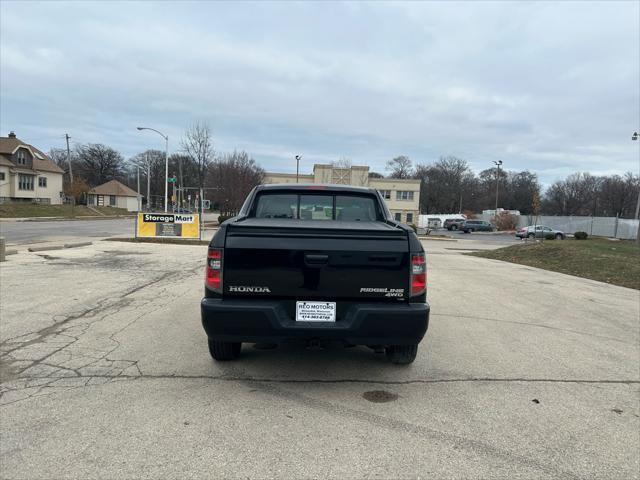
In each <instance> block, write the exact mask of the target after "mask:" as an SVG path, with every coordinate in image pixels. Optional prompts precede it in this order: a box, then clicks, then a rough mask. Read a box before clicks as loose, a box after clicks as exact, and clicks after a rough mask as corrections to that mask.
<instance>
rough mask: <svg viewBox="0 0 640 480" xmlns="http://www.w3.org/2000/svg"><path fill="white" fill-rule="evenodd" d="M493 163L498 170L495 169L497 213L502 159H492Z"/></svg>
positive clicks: (496, 212)
mask: <svg viewBox="0 0 640 480" xmlns="http://www.w3.org/2000/svg"><path fill="white" fill-rule="evenodd" d="M493 163H495V164H496V166H497V167H498V170H497V171H496V211H495V214H496V215H498V186H499V185H500V166H501V165H502V160H498V161H497V162H496V161H495V160H494V161H493Z"/></svg>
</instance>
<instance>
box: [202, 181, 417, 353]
mask: <svg viewBox="0 0 640 480" xmlns="http://www.w3.org/2000/svg"><path fill="white" fill-rule="evenodd" d="M207 257H208V258H207V267H206V279H205V287H206V288H205V297H204V298H203V299H202V303H201V311H202V325H203V326H204V329H205V331H206V332H207V336H208V339H209V351H210V352H211V356H212V357H213V358H214V359H216V360H232V359H235V358H237V357H238V356H239V354H240V349H241V345H242V342H255V343H281V342H285V341H290V340H301V341H304V342H308V343H309V344H312V345H313V344H322V343H324V342H331V341H340V342H343V343H344V344H345V345H368V346H370V347H373V348H375V349H377V350H379V349H381V348H384V349H385V351H386V353H387V356H388V357H389V359H390V360H391V361H392V362H394V363H400V364H404V363H411V362H413V360H414V359H415V357H416V353H417V351H418V343H420V341H421V340H422V337H423V336H424V334H425V332H426V331H427V327H428V325H429V305H428V304H427V302H426V261H425V260H426V259H425V252H424V249H423V248H422V245H421V244H420V242H419V240H418V237H416V235H415V233H414V232H413V230H412V229H411V228H409V227H408V226H407V225H404V224H402V223H398V222H396V221H394V220H393V219H392V217H391V214H390V213H389V210H388V209H387V207H386V206H385V203H384V200H383V199H382V197H381V196H380V194H379V193H378V192H377V190H374V189H370V188H359V187H350V186H342V185H304V184H295V185H286V184H285V185H260V186H258V187H256V188H254V189H253V191H252V192H251V193H250V194H249V196H248V197H247V199H246V201H245V203H244V205H243V207H242V209H241V210H240V213H239V214H238V216H236V217H234V218H231V219H229V220H227V221H226V222H224V223H222V225H220V229H219V230H218V232H217V233H216V234H215V235H214V237H213V239H212V240H211V243H210V244H209V251H208V255H207Z"/></svg>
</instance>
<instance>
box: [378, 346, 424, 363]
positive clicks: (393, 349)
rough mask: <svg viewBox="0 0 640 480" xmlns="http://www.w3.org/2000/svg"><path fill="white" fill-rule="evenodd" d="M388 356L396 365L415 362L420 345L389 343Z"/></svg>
mask: <svg viewBox="0 0 640 480" xmlns="http://www.w3.org/2000/svg"><path fill="white" fill-rule="evenodd" d="M386 353H387V358H389V360H391V363H395V364H396V365H408V364H409V363H413V361H414V360H415V359H416V355H417V354H418V345H389V346H388V347H387V348H386Z"/></svg>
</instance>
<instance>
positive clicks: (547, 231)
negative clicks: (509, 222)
mask: <svg viewBox="0 0 640 480" xmlns="http://www.w3.org/2000/svg"><path fill="white" fill-rule="evenodd" d="M547 235H553V236H554V237H555V238H556V240H564V239H565V238H567V236H566V234H565V233H564V232H563V231H562V230H554V229H553V228H549V227H545V226H544V225H529V226H528V227H523V228H520V229H518V231H517V232H516V237H518V238H543V237H546V236H547Z"/></svg>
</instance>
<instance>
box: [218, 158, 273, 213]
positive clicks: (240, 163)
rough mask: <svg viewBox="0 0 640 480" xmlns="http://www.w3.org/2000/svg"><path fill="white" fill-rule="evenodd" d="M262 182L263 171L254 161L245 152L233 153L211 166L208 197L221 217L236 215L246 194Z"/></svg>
mask: <svg viewBox="0 0 640 480" xmlns="http://www.w3.org/2000/svg"><path fill="white" fill-rule="evenodd" d="M263 180H264V170H263V169H262V168H260V166H258V165H257V164H256V162H255V160H253V159H252V158H251V157H249V154H247V152H244V151H241V152H236V151H234V152H233V153H228V154H225V155H223V156H222V157H221V158H219V159H217V160H216V161H215V162H213V163H212V164H211V166H210V168H209V178H208V183H209V184H210V185H211V186H212V187H213V188H214V190H213V194H210V197H211V198H212V199H213V201H214V203H216V204H218V207H219V208H220V213H221V214H222V215H225V216H231V215H236V214H237V213H238V211H239V210H240V207H242V203H243V202H244V200H245V198H246V196H247V194H248V193H249V192H250V191H251V189H252V188H253V187H255V186H256V185H259V184H260V183H262V181H263Z"/></svg>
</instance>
